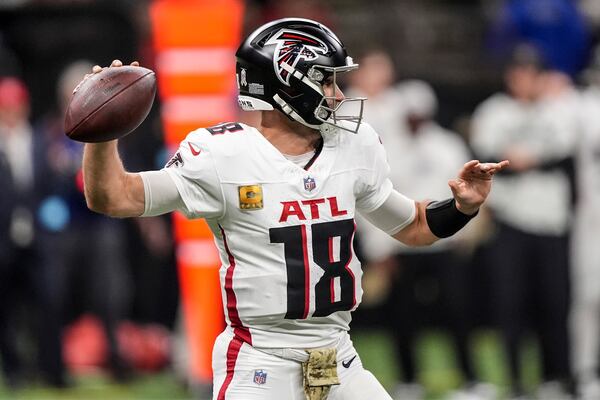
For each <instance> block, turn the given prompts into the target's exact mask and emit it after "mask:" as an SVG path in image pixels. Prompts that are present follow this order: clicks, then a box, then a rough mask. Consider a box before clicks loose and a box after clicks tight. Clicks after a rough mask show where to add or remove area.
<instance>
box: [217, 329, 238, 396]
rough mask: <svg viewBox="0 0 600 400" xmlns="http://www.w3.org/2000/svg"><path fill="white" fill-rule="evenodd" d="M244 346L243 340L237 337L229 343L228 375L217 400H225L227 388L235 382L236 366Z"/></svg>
mask: <svg viewBox="0 0 600 400" xmlns="http://www.w3.org/2000/svg"><path fill="white" fill-rule="evenodd" d="M243 344H244V342H242V340H241V339H240V338H238V337H236V336H234V338H233V339H231V342H229V346H228V347H227V375H225V380H224V381H223V384H222V385H221V389H220V390H219V395H218V396H217V400H225V393H226V392H227V388H229V385H230V384H231V381H232V380H233V374H234V372H235V364H236V362H237V358H238V355H239V354H240V349H241V348H242V345H243Z"/></svg>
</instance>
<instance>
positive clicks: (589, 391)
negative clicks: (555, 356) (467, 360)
mask: <svg viewBox="0 0 600 400" xmlns="http://www.w3.org/2000/svg"><path fill="white" fill-rule="evenodd" d="M584 79H585V81H586V83H587V84H588V85H587V87H586V88H585V89H584V90H583V91H582V106H581V121H582V123H581V125H582V135H581V140H580V141H579V143H578V144H579V145H578V147H577V177H578V180H577V185H578V186H577V187H578V195H579V196H578V201H577V208H576V214H575V220H574V226H573V240H572V246H571V251H572V257H571V260H572V265H573V271H572V275H571V277H572V279H573V282H572V289H573V304H572V307H571V315H570V319H571V320H570V324H571V326H570V328H571V347H572V352H571V355H572V366H573V373H574V374H575V378H576V380H577V384H578V394H579V396H580V397H581V398H582V399H585V400H592V399H598V398H600V379H599V377H598V367H599V365H598V357H599V355H600V353H599V350H600V290H598V287H600V246H598V237H600V209H599V207H598V206H599V205H600V113H599V110H600V48H599V49H598V50H597V51H596V55H595V58H594V60H593V62H592V65H591V66H590V68H589V69H588V70H587V71H586V72H585V73H584Z"/></svg>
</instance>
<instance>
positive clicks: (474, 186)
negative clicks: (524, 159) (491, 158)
mask: <svg viewBox="0 0 600 400" xmlns="http://www.w3.org/2000/svg"><path fill="white" fill-rule="evenodd" d="M508 164H509V162H508V160H504V161H501V162H499V163H480V162H479V161H478V160H471V161H469V162H468V163H466V164H465V165H463V167H462V169H461V170H460V172H459V173H458V178H456V179H452V180H450V181H448V186H450V189H451V190H452V194H453V195H454V199H455V200H456V208H458V209H459V210H460V211H461V212H463V213H465V214H468V215H472V214H475V213H476V212H477V210H479V207H480V206H481V204H483V202H484V201H485V199H486V198H487V196H488V194H489V193H490V190H491V188H492V177H493V176H494V174H495V173H497V172H498V171H501V170H502V169H504V168H506V167H507V166H508Z"/></svg>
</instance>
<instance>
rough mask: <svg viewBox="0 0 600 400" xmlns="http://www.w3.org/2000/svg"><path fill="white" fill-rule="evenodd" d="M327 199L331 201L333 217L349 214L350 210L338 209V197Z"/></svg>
mask: <svg viewBox="0 0 600 400" xmlns="http://www.w3.org/2000/svg"><path fill="white" fill-rule="evenodd" d="M327 201H328V202H329V208H330V209H331V216H332V217H339V216H340V215H346V214H348V210H340V209H338V203H337V198H336V197H328V198H327Z"/></svg>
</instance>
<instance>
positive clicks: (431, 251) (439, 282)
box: [348, 51, 475, 399]
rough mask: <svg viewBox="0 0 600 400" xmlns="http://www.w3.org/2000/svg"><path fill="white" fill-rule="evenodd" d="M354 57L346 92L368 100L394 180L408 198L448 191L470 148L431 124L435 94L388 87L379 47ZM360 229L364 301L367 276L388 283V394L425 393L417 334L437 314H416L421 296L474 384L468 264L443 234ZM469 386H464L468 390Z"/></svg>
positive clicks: (409, 85)
mask: <svg viewBox="0 0 600 400" xmlns="http://www.w3.org/2000/svg"><path fill="white" fill-rule="evenodd" d="M359 62H360V64H361V68H360V69H359V70H358V71H356V73H355V74H353V76H352V87H351V88H349V89H348V92H350V93H351V94H352V95H353V96H354V95H363V96H367V97H368V98H369V102H368V103H367V104H366V106H365V119H366V120H367V121H368V122H369V123H370V124H372V125H373V126H374V127H375V129H377V130H378V132H379V133H380V135H381V138H382V141H383V144H384V146H385V148H386V151H387V155H388V162H389V164H390V168H391V171H390V177H391V179H392V182H393V183H394V186H395V187H396V188H397V189H398V190H400V191H402V192H403V193H408V195H409V196H412V197H413V198H421V199H423V198H431V199H442V198H446V197H448V195H449V193H450V192H449V189H448V188H447V182H448V180H449V179H451V178H452V172H451V171H454V170H456V169H457V168H460V167H461V166H462V165H463V164H464V163H465V162H466V161H468V160H469V151H468V149H467V147H466V145H465V144H464V142H463V141H462V139H460V137H459V136H458V135H456V134H455V133H453V132H449V131H446V130H445V129H443V128H442V127H440V126H439V125H438V124H436V123H435V122H434V117H435V114H436V111H437V99H436V96H435V93H434V92H433V89H432V88H431V87H430V86H429V85H428V84H427V83H425V82H422V81H406V82H403V83H401V84H400V85H399V86H398V87H394V86H392V84H393V82H394V68H393V64H392V62H391V60H390V58H389V56H388V55H387V54H385V53H383V52H381V51H373V52H369V53H367V54H366V55H365V56H364V57H361V58H360V60H359ZM436 188H437V189H436ZM360 227H361V233H362V235H361V239H362V244H363V248H364V251H365V255H366V258H367V260H368V262H369V265H368V268H367V272H366V274H365V296H366V299H365V300H367V302H368V300H369V299H370V298H371V297H372V296H373V294H371V293H368V292H367V291H368V290H369V287H370V288H371V290H373V282H374V277H373V275H374V274H377V275H379V276H378V278H377V279H380V280H382V281H384V282H387V289H388V291H387V293H388V298H387V300H386V305H385V309H386V311H387V314H386V317H387V318H386V324H388V328H389V329H390V332H391V333H392V335H393V337H394V344H395V348H396V358H397V361H398V365H399V366H400V369H401V374H402V377H401V378H400V377H398V381H399V382H403V383H399V384H398V385H397V387H396V389H395V393H394V397H395V398H398V399H418V398H422V397H423V395H424V393H423V389H422V388H421V386H420V385H419V384H418V383H417V370H416V365H415V359H414V349H415V343H416V335H417V332H418V329H419V327H420V325H421V324H422V323H423V322H424V321H427V320H428V319H429V320H431V319H434V320H435V319H436V318H435V317H433V316H425V317H424V316H423V315H418V314H419V311H420V310H423V305H422V304H419V303H423V302H425V303H428V302H435V303H436V304H438V305H440V304H443V306H441V309H442V313H443V314H444V316H445V317H446V318H447V319H446V318H443V319H444V321H443V322H444V323H447V324H448V325H449V326H450V328H451V333H452V336H453V339H454V343H455V345H456V346H455V348H456V350H457V359H458V364H459V368H460V370H461V371H462V372H463V374H464V378H465V381H466V382H468V383H469V384H472V383H474V381H475V376H474V372H473V368H472V364H471V362H470V357H469V354H468V340H467V338H468V333H469V327H470V326H469V320H468V302H469V299H468V294H469V290H468V288H467V287H466V286H467V279H466V269H465V268H466V265H467V264H466V263H465V262H464V260H463V259H461V257H460V255H459V252H458V251H457V249H456V248H455V247H453V244H456V243H455V242H453V241H451V240H444V241H440V242H438V243H437V244H435V245H434V246H431V247H429V248H423V249H415V248H408V247H405V246H402V245H400V244H398V242H396V241H394V240H392V239H391V238H389V237H387V235H385V234H384V233H382V232H380V231H378V230H377V229H376V228H374V227H372V226H370V225H369V224H368V223H366V222H364V223H363V224H361V226H360ZM390 285H391V286H390ZM384 286H386V285H384ZM380 287H381V286H380ZM430 289H431V290H430ZM426 292H429V293H433V297H434V299H424V298H426V297H428V296H427V294H426ZM378 294H379V295H381V293H378ZM429 297H431V296H429ZM428 317H429V318H428ZM436 322H440V321H439V320H438V321H436ZM471 386H473V387H469V388H468V389H473V388H474V385H471ZM454 395H456V396H457V395H459V393H458V392H456V393H454Z"/></svg>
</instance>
